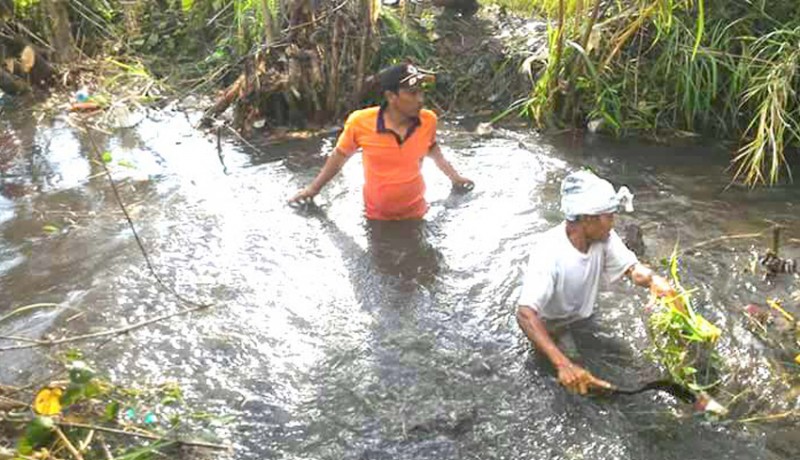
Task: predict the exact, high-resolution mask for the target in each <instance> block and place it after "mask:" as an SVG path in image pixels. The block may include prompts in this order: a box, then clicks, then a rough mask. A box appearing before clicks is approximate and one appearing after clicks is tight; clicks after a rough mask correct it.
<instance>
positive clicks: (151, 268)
mask: <svg viewBox="0 0 800 460" xmlns="http://www.w3.org/2000/svg"><path fill="white" fill-rule="evenodd" d="M83 131H84V132H86V135H87V136H88V137H89V143H90V144H91V145H92V150H93V153H94V156H95V160H96V161H98V162H100V166H102V167H103V170H104V171H105V173H106V177H107V178H108V182H109V184H111V191H112V192H114V199H115V200H116V201H117V204H118V205H119V207H120V209H121V210H122V214H123V215H125V220H126V221H127V222H128V227H130V229H131V232H132V233H133V238H134V239H135V240H136V244H137V245H138V246H139V250H140V251H141V253H142V256H143V257H144V261H145V263H146V264H147V268H148V270H149V271H150V274H151V275H153V277H154V278H155V280H156V282H157V283H158V284H159V285H160V286H161V287H162V288H163V289H164V290H166V291H167V292H169V293H170V294H172V295H173V296H175V298H177V299H178V300H180V301H181V302H183V303H185V304H187V305H194V306H197V307H200V308H206V307H210V306H211V304H199V303H197V302H194V301H192V300H189V299H187V298H186V297H183V296H182V295H180V294H178V292H177V291H176V290H175V289H174V288H172V287H171V286H168V285H167V284H166V283H165V282H164V280H162V279H161V276H160V275H159V274H158V273H157V272H156V269H155V267H154V266H153V263H152V262H151V261H150V256H149V255H148V253H147V250H146V249H145V248H144V243H142V240H141V238H139V233H138V232H137V231H136V226H135V225H133V219H131V216H130V214H129V213H128V209H127V208H126V207H125V203H123V202H122V197H120V195H119V190H118V189H117V183H116V181H114V178H113V177H112V176H111V171H110V170H109V169H108V166H106V163H105V162H104V161H103V157H102V154H101V153H100V148H99V147H98V146H97V143H96V142H95V140H94V136H93V135H92V132H91V128H89V127H88V125H86V124H85V123H84V125H83Z"/></svg>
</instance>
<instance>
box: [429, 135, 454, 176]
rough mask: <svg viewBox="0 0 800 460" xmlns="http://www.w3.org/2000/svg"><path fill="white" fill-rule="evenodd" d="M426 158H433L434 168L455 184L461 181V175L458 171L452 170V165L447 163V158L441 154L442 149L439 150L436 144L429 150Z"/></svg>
mask: <svg viewBox="0 0 800 460" xmlns="http://www.w3.org/2000/svg"><path fill="white" fill-rule="evenodd" d="M428 156H430V157H431V158H433V161H434V163H436V167H437V168H439V170H441V171H442V172H443V173H444V175H445V176H447V177H448V178H449V179H450V180H451V181H453V182H456V181H458V180H459V179H461V174H459V173H458V171H456V168H454V167H453V165H452V164H450V162H449V161H447V158H445V157H444V154H442V149H440V148H439V145H438V144H436V145H434V146H433V148H431V151H430V153H429V154H428Z"/></svg>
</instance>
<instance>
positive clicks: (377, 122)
mask: <svg viewBox="0 0 800 460" xmlns="http://www.w3.org/2000/svg"><path fill="white" fill-rule="evenodd" d="M379 79H380V86H381V90H382V91H383V96H384V97H385V99H386V102H384V103H383V104H382V105H381V106H380V107H369V108H366V109H362V110H356V111H355V112H353V113H351V114H350V116H349V117H347V121H346V122H345V125H344V131H343V132H342V134H341V135H340V136H339V140H338V142H337V143H336V148H335V149H334V151H333V153H332V154H331V155H330V156H328V160H327V161H326V162H325V166H323V167H322V171H320V173H319V174H318V175H317V177H316V178H315V179H314V181H313V182H311V185H309V186H308V187H306V188H304V189H303V190H301V191H300V192H298V193H297V194H296V195H295V196H294V197H292V199H291V200H289V201H290V202H291V203H298V202H302V201H306V200H310V199H312V198H313V197H314V196H316V195H317V194H318V193H319V191H320V190H321V189H322V187H324V186H325V184H327V183H328V181H330V180H331V179H332V178H333V177H334V176H336V174H337V173H338V172H339V171H340V170H341V169H342V166H344V164H345V162H347V160H348V159H349V158H350V157H351V156H353V154H355V153H356V151H357V150H358V149H359V148H361V150H362V152H363V163H364V205H365V211H366V216H367V219H370V220H409V219H422V217H423V216H424V215H425V212H426V211H427V210H428V203H427V202H426V201H425V182H424V180H423V179H422V173H421V170H420V169H421V167H422V160H423V159H424V158H425V157H426V156H428V157H430V158H432V159H433V161H434V162H435V163H436V166H438V167H439V169H440V170H441V171H442V172H443V173H444V174H445V175H446V176H447V177H448V178H449V179H450V180H451V181H452V182H453V186H454V187H457V188H462V189H465V190H469V189H471V188H472V186H473V182H472V181H471V180H469V179H467V178H465V177H463V176H461V175H460V174H459V173H458V172H457V171H456V170H455V168H453V166H452V165H451V164H450V162H448V161H447V160H446V159H445V158H444V155H442V151H441V149H440V148H439V146H438V145H437V143H436V121H437V119H436V114H435V113H433V112H432V111H430V110H423V109H422V104H423V100H424V96H423V90H422V85H423V83H425V82H429V81H431V80H433V76H432V75H430V74H426V73H423V72H420V71H419V70H418V69H417V68H416V67H414V66H413V65H411V64H400V65H396V66H393V67H389V68H388V69H385V70H383V71H382V72H381V73H380V75H379Z"/></svg>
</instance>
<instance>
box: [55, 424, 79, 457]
mask: <svg viewBox="0 0 800 460" xmlns="http://www.w3.org/2000/svg"><path fill="white" fill-rule="evenodd" d="M55 432H56V436H58V439H60V440H61V442H63V443H64V445H65V446H66V447H67V450H68V451H69V453H70V454H72V456H73V457H75V460H83V455H81V453H80V452H78V449H76V448H75V446H73V445H72V443H71V442H70V440H69V439H68V438H67V437H66V436H65V435H64V432H63V431H61V428H58V427H56V429H55Z"/></svg>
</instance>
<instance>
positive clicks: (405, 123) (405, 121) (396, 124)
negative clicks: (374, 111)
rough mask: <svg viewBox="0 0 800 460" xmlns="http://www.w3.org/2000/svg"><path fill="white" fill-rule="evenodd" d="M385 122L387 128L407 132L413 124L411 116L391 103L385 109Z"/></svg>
mask: <svg viewBox="0 0 800 460" xmlns="http://www.w3.org/2000/svg"><path fill="white" fill-rule="evenodd" d="M383 122H384V124H385V125H386V128H387V129H391V130H393V131H399V132H405V129H407V128H408V127H409V126H411V123H412V121H411V119H410V118H408V117H407V116H405V115H403V114H402V113H400V112H399V111H398V110H397V109H395V108H394V107H392V106H390V105H387V106H386V109H385V110H384V111H383Z"/></svg>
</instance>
